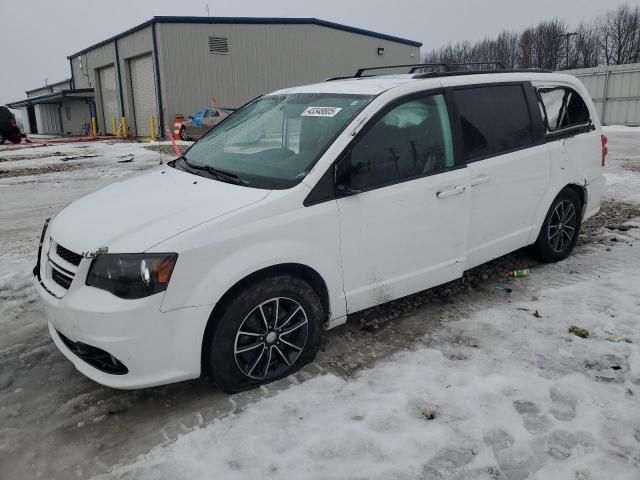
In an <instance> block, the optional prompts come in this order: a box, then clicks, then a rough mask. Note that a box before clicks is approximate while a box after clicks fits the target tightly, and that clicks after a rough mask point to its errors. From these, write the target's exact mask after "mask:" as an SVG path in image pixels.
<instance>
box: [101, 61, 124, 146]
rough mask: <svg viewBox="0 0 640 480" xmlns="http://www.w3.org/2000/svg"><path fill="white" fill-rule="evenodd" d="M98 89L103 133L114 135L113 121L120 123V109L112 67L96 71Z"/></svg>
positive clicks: (114, 73) (114, 70) (114, 72)
mask: <svg viewBox="0 0 640 480" xmlns="http://www.w3.org/2000/svg"><path fill="white" fill-rule="evenodd" d="M98 72H99V74H98V77H99V84H100V88H99V89H98V91H99V92H100V106H101V107H102V120H103V123H102V125H103V126H104V132H105V133H109V134H114V133H115V132H114V131H113V119H114V118H115V119H116V122H117V123H118V124H119V123H120V108H119V106H118V90H117V81H116V69H115V67H114V66H113V65H111V66H109V67H103V68H101V69H100V70H98Z"/></svg>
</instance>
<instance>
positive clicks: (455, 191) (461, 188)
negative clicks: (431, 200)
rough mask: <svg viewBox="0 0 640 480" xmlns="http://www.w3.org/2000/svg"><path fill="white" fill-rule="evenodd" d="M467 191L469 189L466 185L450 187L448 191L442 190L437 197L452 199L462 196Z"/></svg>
mask: <svg viewBox="0 0 640 480" xmlns="http://www.w3.org/2000/svg"><path fill="white" fill-rule="evenodd" d="M466 189H467V187H465V186H464V185H456V186H455V187H450V188H448V189H447V190H442V191H440V192H438V193H436V197H438V198H446V197H452V196H453V195H460V194H461V193H464V191H465V190H466Z"/></svg>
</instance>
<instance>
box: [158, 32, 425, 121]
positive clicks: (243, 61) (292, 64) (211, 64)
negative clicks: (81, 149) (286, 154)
mask: <svg viewBox="0 0 640 480" xmlns="http://www.w3.org/2000/svg"><path fill="white" fill-rule="evenodd" d="M157 29H158V49H159V57H160V78H161V85H162V97H163V101H164V106H165V122H166V123H167V124H169V123H170V122H171V119H172V118H173V116H174V115H175V114H176V113H182V114H185V115H189V114H191V113H193V112H194V111H196V110H198V109H199V108H202V107H206V106H208V105H209V103H210V99H211V97H212V96H216V97H217V99H218V105H220V106H225V107H238V106H240V105H242V104H244V103H246V102H247V101H248V100H250V99H252V98H254V97H256V96H257V95H260V94H265V93H269V92H271V91H273V90H277V89H280V88H285V87H288V86H294V85H300V84H305V83H311V82H316V81H322V80H324V79H326V78H327V77H333V76H339V75H346V74H352V73H355V70H356V68H357V67H359V66H375V65H390V64H402V63H415V62H419V60H420V52H419V48H418V47H412V46H409V45H404V44H400V43H396V42H391V41H388V40H381V39H376V38H371V37H367V36H363V35H357V34H354V33H350V32H345V31H341V30H336V29H331V28H327V27H321V26H317V25H215V24H214V25H207V24H205V25H202V24H159V25H157ZM210 36H213V37H226V38H228V39H229V54H228V55H215V54H210V53H209V37H210ZM378 47H383V48H384V49H385V53H384V55H383V56H379V55H378V54H377V49H378ZM412 55H413V56H412Z"/></svg>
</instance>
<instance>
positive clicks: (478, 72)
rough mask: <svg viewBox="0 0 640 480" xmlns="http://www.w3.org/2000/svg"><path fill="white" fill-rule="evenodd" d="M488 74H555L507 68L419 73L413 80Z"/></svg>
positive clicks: (540, 70) (541, 70)
mask: <svg viewBox="0 0 640 480" xmlns="http://www.w3.org/2000/svg"><path fill="white" fill-rule="evenodd" d="M488 73H553V70H544V69H541V68H505V69H499V70H493V69H492V70H454V71H448V72H424V73H418V74H415V75H414V76H413V78H416V79H418V78H436V77H455V76H461V75H483V74H488Z"/></svg>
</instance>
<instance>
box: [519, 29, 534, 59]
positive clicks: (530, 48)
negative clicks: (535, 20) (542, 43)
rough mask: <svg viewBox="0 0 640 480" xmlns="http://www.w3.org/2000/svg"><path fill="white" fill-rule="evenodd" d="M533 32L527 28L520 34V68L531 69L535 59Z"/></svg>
mask: <svg viewBox="0 0 640 480" xmlns="http://www.w3.org/2000/svg"><path fill="white" fill-rule="evenodd" d="M534 37H535V32H534V30H533V28H527V29H526V30H525V31H524V32H522V34H520V40H519V42H518V63H519V65H520V67H521V68H532V67H533V66H534V61H535V60H534V58H535V52H534V50H535V46H534V44H535V41H534Z"/></svg>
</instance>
